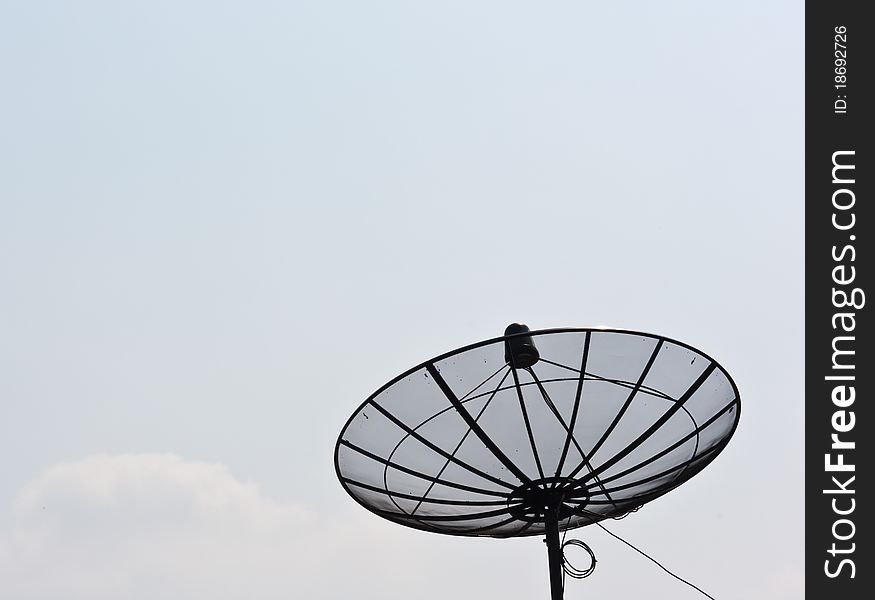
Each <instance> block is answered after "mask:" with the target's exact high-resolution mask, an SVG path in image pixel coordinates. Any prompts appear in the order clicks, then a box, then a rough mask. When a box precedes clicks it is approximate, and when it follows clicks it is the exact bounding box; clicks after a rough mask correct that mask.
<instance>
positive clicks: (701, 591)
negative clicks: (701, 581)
mask: <svg viewBox="0 0 875 600" xmlns="http://www.w3.org/2000/svg"><path fill="white" fill-rule="evenodd" d="M595 524H596V525H598V526H599V527H601V528H602V530H603V531H604V532H605V533H607V534H608V535H610V536H611V537H614V538H616V539H618V540H620V541H621V542H623V543H624V544H626V545H627V546H629V547H630V548H632V550H634V551H635V552H637V553H638V554H640V555H642V556H643V557H645V558H647V559H648V560H650V561H651V562H652V563H654V564H655V565H656V566H657V567H659V568H660V569H662V570H663V571H665V572H666V573H668V574H669V575H671V576H672V577H674V578H675V579H677V580H678V581H682V582H683V583H686V584H687V585H688V586H690V587H691V588H693V589H694V590H696V591H697V592H699V593H701V594H703V595H704V596H707V597H708V598H710V599H711V600H716V598H714V596H712V595H711V594H709V593H708V592H706V591H705V590H703V589H702V588H700V587H698V586H696V585H693V584H692V583H690V582H689V581H687V580H686V579H684V578H683V577H680V576H678V575H675V574H674V573H672V572H671V571H669V570H668V569H666V568H665V567H664V566H662V565H661V564H660V563H659V562H658V561H657V560H656V559H655V558H653V557H652V556H650V555H649V554H647V553H646V552H644V551H643V550H639V549H638V548H636V547H635V546H633V545H632V544H630V543H629V542H627V541H626V540H624V539H623V538H621V537H620V536H618V535H617V534H616V533H613V532H611V531H609V530H608V528H607V527H605V526H604V525H602V524H601V523H599V522H598V521H596V522H595Z"/></svg>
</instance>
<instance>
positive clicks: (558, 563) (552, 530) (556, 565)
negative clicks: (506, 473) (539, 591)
mask: <svg viewBox="0 0 875 600" xmlns="http://www.w3.org/2000/svg"><path fill="white" fill-rule="evenodd" d="M557 513H558V510H556V509H548V510H547V511H546V512H545V513H544V528H545V529H546V533H547V560H548V561H549V563H550V598H551V600H562V597H563V593H562V547H561V546H560V545H559V515H558V514H557Z"/></svg>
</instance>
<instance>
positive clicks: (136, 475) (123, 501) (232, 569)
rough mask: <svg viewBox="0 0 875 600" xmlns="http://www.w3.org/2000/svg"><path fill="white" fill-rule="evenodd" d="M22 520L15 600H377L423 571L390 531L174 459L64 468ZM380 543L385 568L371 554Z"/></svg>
mask: <svg viewBox="0 0 875 600" xmlns="http://www.w3.org/2000/svg"><path fill="white" fill-rule="evenodd" d="M367 516H368V515H367V514H366V513H363V512H362V517H367ZM12 519H13V520H12V528H11V534H10V536H9V537H8V538H7V539H0V597H3V598H16V599H20V600H43V599H49V598H51V599H56V598H65V599H67V598H69V599H78V598H82V599H85V598H88V599H89V600H103V599H107V600H108V599H110V598H112V599H113V600H116V599H118V598H126V599H135V600H136V599H139V598H143V599H145V598H149V599H154V598H162V599H167V600H174V599H180V600H181V599H183V598H184V599H191V598H206V597H208V598H210V599H211V600H222V599H229V600H230V599H236V598H247V599H249V598H284V599H287V598H290V597H297V598H320V597H328V596H330V597H348V596H349V594H351V593H355V595H356V597H357V598H368V597H374V598H377V597H384V595H385V593H386V592H387V591H388V590H389V589H391V585H392V584H393V580H394V582H395V583H397V571H396V570H395V569H394V568H392V569H390V568H389V566H388V564H389V563H391V564H394V565H395V566H396V567H397V566H399V564H400V565H403V567H404V568H403V571H405V572H408V573H411V572H415V571H417V564H416V562H415V561H414V560H413V559H408V558H405V556H406V555H405V553H404V552H403V550H401V548H400V545H393V544H392V540H391V539H388V540H387V539H385V536H386V534H385V529H383V528H380V529H379V532H377V531H376V529H375V528H376V527H378V526H379V523H377V522H378V521H379V519H367V518H362V519H358V518H355V517H354V518H353V519H351V520H350V519H344V527H342V528H341V527H339V526H336V525H332V523H331V522H330V521H329V522H327V523H326V522H324V521H322V522H320V521H319V519H317V515H316V514H314V513H313V512H312V511H309V510H307V509H305V508H303V507H300V506H295V505H291V504H281V503H278V502H275V501H272V500H271V499H269V498H266V497H265V496H264V495H262V494H261V493H260V492H259V490H258V489H257V488H256V487H255V486H253V485H251V484H246V483H242V482H240V481H238V480H237V479H235V478H234V477H233V475H231V473H230V472H229V471H228V469H227V468H225V467H224V466H222V465H218V464H208V463H202V462H192V461H185V460H182V459H180V458H179V457H177V456H174V455H172V454H136V455H135V454H128V455H116V456H106V455H101V456H93V457H90V458H86V459H84V460H81V461H78V462H72V463H64V464H59V465H56V466H53V467H51V468H49V469H47V470H46V471H44V472H43V473H42V474H40V475H39V476H38V477H37V478H36V479H34V480H33V481H31V482H30V483H29V484H28V485H27V486H26V487H25V488H24V489H23V490H21V492H20V493H19V494H18V496H17V498H16V500H15V503H14V506H13V513H12ZM377 535H380V536H382V538H383V539H382V540H381V545H382V546H384V547H383V548H381V553H380V556H375V555H374V553H373V552H370V551H369V547H368V546H369V540H373V539H374V538H375V536H377ZM390 535H391V534H390ZM382 542H385V543H382ZM393 546H398V548H397V549H396V550H394V551H393V549H392V548H393ZM387 558H388V559H389V560H388V562H387ZM341 575H342V576H341ZM363 578H364V579H365V580H367V581H368V585H367V586H362V587H363V588H364V589H359V586H360V585H361V581H362V579H363ZM381 582H384V583H385V586H390V587H384V585H383V584H381ZM326 584H329V585H328V587H327V588H323V587H322V586H325V585H326ZM396 591H397V590H396Z"/></svg>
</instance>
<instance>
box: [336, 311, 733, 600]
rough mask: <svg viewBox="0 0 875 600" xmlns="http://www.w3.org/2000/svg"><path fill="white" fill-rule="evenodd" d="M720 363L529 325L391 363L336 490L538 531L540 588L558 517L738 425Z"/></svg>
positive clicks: (688, 472)
mask: <svg viewBox="0 0 875 600" xmlns="http://www.w3.org/2000/svg"><path fill="white" fill-rule="evenodd" d="M740 410H741V402H740V399H739V395H738V388H737V387H736V386H735V383H734V382H733V381H732V379H731V378H730V376H729V374H728V373H727V372H726V371H725V370H724V369H723V368H722V367H721V366H720V365H718V364H717V362H715V361H714V360H713V359H712V358H710V357H709V356H707V355H706V354H704V353H702V352H700V351H698V350H696V349H695V348H692V347H691V346H688V345H686V344H683V343H681V342H677V341H674V340H671V339H669V338H665V337H662V336H658V335H651V334H647V333H639V332H634V331H623V330H612V329H548V330H542V331H529V328H528V327H526V326H525V325H520V324H513V325H510V326H509V327H508V328H507V330H506V331H505V335H504V336H503V337H500V338H495V339H492V340H487V341H484V342H480V343H477V344H472V345H470V346H465V347H464V348H460V349H458V350H454V351H452V352H448V353H446V354H442V355H441V356H438V357H437V358H433V359H432V360H429V361H426V362H424V363H422V364H420V365H418V366H416V367H414V368H412V369H410V370H409V371H406V372H405V373H402V374H401V375H399V376H398V377H396V378H395V379H393V380H392V381H390V382H389V383H387V384H386V385H384V386H383V387H381V388H380V389H379V390H377V391H376V392H375V393H374V394H373V395H372V396H371V397H370V398H368V399H367V400H366V401H365V402H364V403H363V404H362V405H361V406H360V407H359V408H358V410H356V412H355V413H354V414H353V415H352V417H350V419H349V420H348V421H347V423H346V425H344V427H343V430H342V431H341V433H340V437H339V438H338V440H337V446H336V448H335V455H334V464H335V469H336V471H337V476H338V478H339V479H340V482H341V484H342V485H343V487H344V489H345V490H346V491H347V492H348V493H349V494H350V495H351V496H352V497H353V498H354V499H355V500H356V501H357V502H358V503H359V504H361V505H362V506H364V507H365V508H367V509H368V510H370V511H371V512H373V513H375V514H377V515H379V516H381V517H383V518H386V519H389V520H390V521H394V522H396V523H400V524H401V525H406V526H408V527H414V528H416V529H423V530H425V531H432V532H436V533H444V534H450V535H461V536H488V537H498V538H505V537H519V536H534V535H545V536H546V543H547V555H548V563H549V573H550V588H551V593H552V596H551V597H552V599H553V600H561V599H562V597H563V571H565V572H567V573H569V574H571V575H572V576H585V575H588V574H589V573H590V572H592V569H593V568H594V567H595V558H594V555H593V554H592V552H591V551H590V550H589V548H588V547H586V545H585V544H583V543H582V542H579V541H577V540H571V541H569V542H566V544H568V543H574V544H575V545H579V546H583V547H584V548H585V549H586V550H587V551H588V552H589V553H590V556H591V557H592V559H593V561H592V565H591V567H590V568H589V569H587V570H586V571H578V570H576V569H574V568H573V567H571V566H570V565H569V564H568V563H567V561H565V559H564V557H563V552H562V547H563V546H562V544H560V539H559V532H560V531H563V530H568V529H574V528H577V527H583V526H585V525H590V524H593V523H597V522H598V521H601V520H603V519H608V518H619V517H622V516H625V515H627V514H628V513H629V512H631V511H634V510H637V509H638V508H639V507H640V506H641V505H643V504H645V503H647V502H650V501H651V500H654V499H656V498H658V497H659V496H662V495H663V494H665V493H666V492H668V491H670V490H672V489H674V488H676V487H677V486H679V485H680V484H682V483H683V482H685V481H687V480H688V479H690V478H691V477H692V476H693V475H695V474H696V473H698V472H699V471H701V470H702V469H703V468H704V467H705V466H706V465H707V464H708V463H710V462H711V461H712V460H714V458H715V457H716V456H717V454H719V453H720V451H721V450H723V448H725V447H726V444H727V443H728V442H729V439H730V438H731V437H732V434H733V433H734V432H735V428H736V426H737V425H738V419H739V415H740Z"/></svg>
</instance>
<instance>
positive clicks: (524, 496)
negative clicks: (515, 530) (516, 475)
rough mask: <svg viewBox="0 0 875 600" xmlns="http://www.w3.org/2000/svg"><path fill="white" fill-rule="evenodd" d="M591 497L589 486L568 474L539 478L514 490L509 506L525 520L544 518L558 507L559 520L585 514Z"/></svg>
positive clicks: (510, 510) (556, 512) (508, 502)
mask: <svg viewBox="0 0 875 600" xmlns="http://www.w3.org/2000/svg"><path fill="white" fill-rule="evenodd" d="M588 501H589V493H588V492H587V490H586V486H585V485H584V484H582V483H580V481H579V480H577V479H570V478H568V477H545V478H544V479H536V480H534V481H530V482H529V483H526V484H524V485H521V486H520V487H518V488H516V489H515V490H513V491H512V492H511V493H510V494H509V496H508V499H507V510H508V512H510V514H511V515H513V516H514V517H516V518H517V519H520V520H521V521H531V522H540V521H544V519H545V515H546V514H547V513H548V511H555V514H556V517H557V519H558V520H560V521H561V520H562V519H567V518H568V517H570V516H572V515H580V514H583V512H584V509H585V508H586V504H587V502H588Z"/></svg>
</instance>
